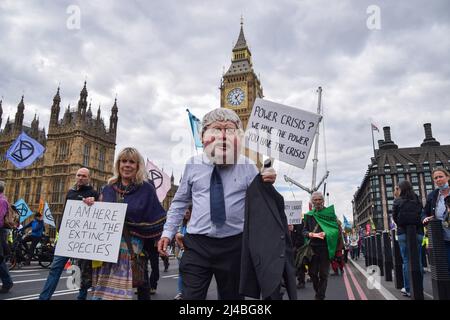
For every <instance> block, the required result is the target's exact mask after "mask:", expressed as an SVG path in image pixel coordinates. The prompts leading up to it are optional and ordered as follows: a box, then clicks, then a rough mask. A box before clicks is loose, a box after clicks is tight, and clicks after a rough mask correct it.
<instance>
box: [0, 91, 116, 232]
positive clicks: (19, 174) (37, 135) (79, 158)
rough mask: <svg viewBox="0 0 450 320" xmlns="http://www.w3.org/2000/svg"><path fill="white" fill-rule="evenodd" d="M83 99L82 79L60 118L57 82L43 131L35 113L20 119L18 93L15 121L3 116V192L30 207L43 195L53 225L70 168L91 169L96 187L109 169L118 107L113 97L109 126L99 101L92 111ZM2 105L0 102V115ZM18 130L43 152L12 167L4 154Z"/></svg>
mask: <svg viewBox="0 0 450 320" xmlns="http://www.w3.org/2000/svg"><path fill="white" fill-rule="evenodd" d="M87 99H88V90H87V84H86V82H84V86H83V88H82V90H81V92H80V97H79V100H78V103H77V107H76V109H74V110H71V109H70V105H69V107H68V108H67V109H66V110H65V112H64V115H63V117H62V119H60V118H59V116H60V111H61V106H60V104H61V96H60V88H59V87H58V89H57V91H56V94H55V96H54V97H53V104H52V106H51V109H50V121H49V126H48V134H47V135H46V134H45V129H40V128H39V117H38V115H36V114H35V115H34V119H33V120H32V121H31V126H27V125H26V124H24V115H26V112H25V111H26V106H25V102H24V97H23V96H22V99H21V100H20V102H19V104H18V106H17V112H16V115H15V118H14V121H11V122H10V121H9V118H8V121H7V123H6V124H5V127H4V129H3V130H1V131H0V154H1V158H0V180H4V181H5V182H6V190H5V194H8V199H9V200H10V202H15V201H17V200H18V199H20V198H23V199H24V200H25V202H27V204H28V205H29V206H30V208H31V210H37V208H38V206H39V199H40V198H42V199H44V200H45V201H46V202H48V204H49V206H50V208H51V211H52V213H53V216H54V218H55V220H56V224H57V226H58V225H59V222H60V219H61V214H62V211H63V209H64V200H65V195H66V193H67V191H68V190H69V189H70V188H71V186H72V185H73V184H74V182H75V180H74V177H75V173H76V171H77V170H78V169H79V168H81V167H86V168H88V169H89V170H90V174H91V184H92V186H93V187H94V188H95V189H97V190H99V189H100V188H101V187H102V186H103V185H104V184H106V182H107V180H108V179H109V178H110V177H111V176H112V174H113V164H114V152H115V147H116V134H117V123H118V111H119V108H118V106H117V99H115V101H114V105H113V106H112V109H111V121H110V126H109V128H107V127H106V126H105V122H104V120H103V119H102V118H101V111H100V106H99V108H98V110H97V115H96V117H94V116H93V114H92V109H91V106H90V104H89V106H88V102H87V101H88V100H87ZM1 107H2V102H0V119H1V117H2V108H1ZM0 121H1V120H0ZM25 123H26V122H25ZM0 124H1V122H0ZM22 131H24V132H26V133H27V134H28V135H29V136H31V137H32V138H34V139H36V140H38V141H39V142H40V143H41V144H42V145H43V146H44V147H45V148H46V150H45V153H44V156H43V157H41V158H40V159H39V160H37V161H35V162H34V163H33V164H32V165H31V166H30V167H27V168H25V169H23V170H17V169H15V167H14V166H13V165H12V164H11V163H10V161H7V160H6V159H5V157H4V155H5V153H6V150H8V148H9V146H10V145H11V144H12V142H13V141H14V140H15V138H16V137H17V135H18V134H19V133H20V132H22Z"/></svg>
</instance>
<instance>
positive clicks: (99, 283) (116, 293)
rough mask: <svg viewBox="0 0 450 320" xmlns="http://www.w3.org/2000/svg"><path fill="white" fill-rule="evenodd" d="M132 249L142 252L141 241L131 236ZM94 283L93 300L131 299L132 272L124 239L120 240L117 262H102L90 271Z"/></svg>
mask: <svg viewBox="0 0 450 320" xmlns="http://www.w3.org/2000/svg"><path fill="white" fill-rule="evenodd" d="M131 243H132V245H133V250H134V251H135V252H136V253H141V252H142V247H143V245H142V241H141V240H139V239H138V238H136V237H131ZM92 283H93V285H94V292H93V295H92V297H93V300H132V299H133V274H132V272H131V259H130V252H129V250H128V247H127V243H126V241H125V239H124V238H123V237H122V240H121V242H120V250H119V260H118V262H117V263H109V262H103V263H102V265H101V267H99V268H94V269H93V271H92Z"/></svg>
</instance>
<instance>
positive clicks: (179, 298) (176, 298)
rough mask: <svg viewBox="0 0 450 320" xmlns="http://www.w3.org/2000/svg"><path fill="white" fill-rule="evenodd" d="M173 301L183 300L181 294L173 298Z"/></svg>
mask: <svg viewBox="0 0 450 320" xmlns="http://www.w3.org/2000/svg"><path fill="white" fill-rule="evenodd" d="M173 300H183V296H182V294H181V293H178V294H177V295H176V296H175V297H174V298H173Z"/></svg>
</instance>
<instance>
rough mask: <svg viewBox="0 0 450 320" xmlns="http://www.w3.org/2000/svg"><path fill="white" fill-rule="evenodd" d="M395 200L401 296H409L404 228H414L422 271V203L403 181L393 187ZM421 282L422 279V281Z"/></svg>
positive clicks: (394, 215) (406, 181)
mask: <svg viewBox="0 0 450 320" xmlns="http://www.w3.org/2000/svg"><path fill="white" fill-rule="evenodd" d="M395 195H396V198H395V200H394V204H393V208H392V209H393V214H392V217H393V219H394V222H395V223H396V224H397V236H398V244H399V247H400V254H401V256H402V261H403V289H402V294H403V295H405V296H408V297H409V296H411V293H410V279H409V258H410V257H409V254H408V246H407V240H406V239H407V238H406V227H407V226H408V225H415V226H416V239H417V240H416V245H417V250H418V254H419V269H420V270H421V272H423V270H422V257H421V256H422V240H423V226H422V224H421V222H420V214H421V212H422V203H421V202H420V200H419V197H418V196H417V194H416V193H415V192H414V190H413V188H412V185H411V183H410V182H409V181H408V180H403V181H402V182H400V183H399V185H398V186H396V187H395ZM422 281H423V279H422Z"/></svg>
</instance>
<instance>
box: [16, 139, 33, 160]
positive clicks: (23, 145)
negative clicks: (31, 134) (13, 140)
mask: <svg viewBox="0 0 450 320" xmlns="http://www.w3.org/2000/svg"><path fill="white" fill-rule="evenodd" d="M33 153H34V146H33V144H32V143H31V142H29V141H26V140H20V142H19V143H18V144H17V146H16V148H15V149H14V151H13V152H12V153H11V157H13V158H14V159H15V160H16V161H18V162H24V161H26V160H27V159H28V158H29V157H31V156H32V155H33Z"/></svg>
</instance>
